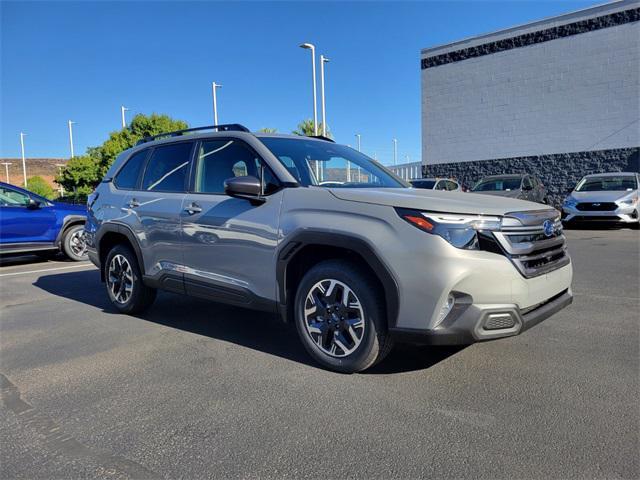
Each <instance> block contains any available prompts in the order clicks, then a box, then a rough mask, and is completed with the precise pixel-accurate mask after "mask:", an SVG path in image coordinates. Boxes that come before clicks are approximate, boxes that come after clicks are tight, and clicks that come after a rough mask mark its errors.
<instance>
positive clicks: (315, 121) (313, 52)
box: [300, 43, 318, 136]
mask: <svg viewBox="0 0 640 480" xmlns="http://www.w3.org/2000/svg"><path fill="white" fill-rule="evenodd" d="M300 48H304V49H307V50H311V84H312V88H313V134H314V135H316V136H317V135H318V107H317V103H318V101H317V98H316V47H315V45H313V44H312V43H303V44H302V45H300Z"/></svg>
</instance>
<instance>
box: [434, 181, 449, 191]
mask: <svg viewBox="0 0 640 480" xmlns="http://www.w3.org/2000/svg"><path fill="white" fill-rule="evenodd" d="M446 189H447V181H446V180H440V181H439V182H438V185H437V186H436V190H446Z"/></svg>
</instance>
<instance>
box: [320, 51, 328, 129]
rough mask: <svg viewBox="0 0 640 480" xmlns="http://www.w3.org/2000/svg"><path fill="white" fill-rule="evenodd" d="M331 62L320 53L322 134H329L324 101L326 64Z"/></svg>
mask: <svg viewBox="0 0 640 480" xmlns="http://www.w3.org/2000/svg"><path fill="white" fill-rule="evenodd" d="M325 63H329V59H328V58H327V57H325V56H324V55H320V104H321V106H322V136H323V137H326V136H327V115H326V112H325V108H326V106H325V102H324V64H325Z"/></svg>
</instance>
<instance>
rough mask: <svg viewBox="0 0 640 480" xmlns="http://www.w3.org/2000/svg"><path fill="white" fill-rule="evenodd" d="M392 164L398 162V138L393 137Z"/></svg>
mask: <svg viewBox="0 0 640 480" xmlns="http://www.w3.org/2000/svg"><path fill="white" fill-rule="evenodd" d="M393 164H394V165H397V164H398V139H397V138H394V139H393Z"/></svg>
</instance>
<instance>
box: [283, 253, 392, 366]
mask: <svg viewBox="0 0 640 480" xmlns="http://www.w3.org/2000/svg"><path fill="white" fill-rule="evenodd" d="M379 290H380V289H379V287H378V285H377V284H376V283H375V282H374V281H373V279H372V278H371V276H370V275H367V274H366V273H365V272H363V271H362V270H361V269H359V268H357V267H356V266H355V265H353V264H352V263H350V262H347V261H343V260H330V261H325V262H321V263H319V264H318V265H316V266H314V267H313V268H311V270H309V271H308V272H307V273H306V274H305V276H304V278H303V279H302V281H301V282H300V285H299V286H298V291H297V294H296V299H295V323H296V329H297V330H298V335H299V336H300V339H301V340H302V343H303V345H304V347H305V348H306V350H307V351H308V352H309V354H310V355H311V356H312V357H313V358H314V359H315V360H316V361H318V362H319V363H320V364H322V365H323V366H325V367H327V368H329V369H331V370H336V371H339V372H344V373H353V372H359V371H362V370H365V369H367V368H369V367H371V366H372V365H374V364H375V363H377V362H379V361H381V360H382V359H383V358H384V357H385V356H386V355H387V354H388V353H389V351H390V350H391V347H392V341H391V338H390V337H389V335H388V332H387V322H386V314H385V309H384V305H383V304H382V302H381V301H380V298H382V293H381V292H380V291H379Z"/></svg>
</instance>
